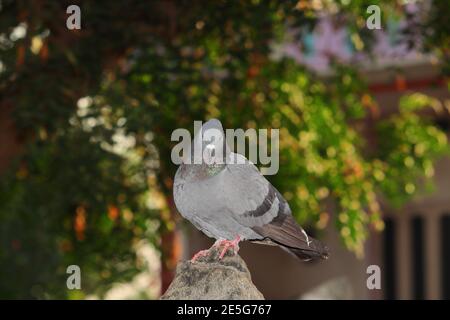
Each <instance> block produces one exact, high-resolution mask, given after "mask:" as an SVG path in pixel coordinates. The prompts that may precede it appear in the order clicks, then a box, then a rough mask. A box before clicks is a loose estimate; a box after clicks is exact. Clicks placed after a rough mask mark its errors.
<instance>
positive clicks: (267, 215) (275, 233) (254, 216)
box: [225, 156, 328, 260]
mask: <svg viewBox="0 0 450 320" xmlns="http://www.w3.org/2000/svg"><path fill="white" fill-rule="evenodd" d="M241 157H242V156H241ZM244 159H245V158H244ZM225 180H226V181H225V183H227V184H228V185H231V186H232V188H227V189H230V190H229V193H230V194H229V195H228V197H229V199H226V203H227V206H228V207H229V211H231V212H232V215H233V217H234V218H235V219H236V221H238V222H239V223H240V224H242V225H244V226H247V227H249V228H251V229H252V230H253V231H254V232H256V233H257V234H259V235H260V236H261V237H262V238H263V239H264V240H265V241H267V242H269V243H275V244H277V245H279V246H281V247H283V248H285V249H287V250H288V251H289V252H291V253H293V254H295V255H296V256H297V257H299V258H300V259H302V260H310V259H312V258H319V257H320V258H326V257H327V256H328V249H327V248H326V247H325V246H324V245H323V244H322V243H321V242H320V241H318V240H316V239H313V238H311V237H309V236H308V235H307V234H306V232H305V231H304V230H303V228H302V227H300V226H299V225H298V224H297V222H296V221H295V219H294V217H293V216H292V214H291V210H290V208H289V204H288V203H287V201H286V200H285V199H284V198H283V196H282V195H281V194H280V192H278V190H277V189H275V187H274V186H272V185H271V184H270V182H269V181H267V180H266V179H265V178H264V176H262V175H261V173H260V172H259V171H258V169H257V168H256V167H255V166H254V165H253V164H252V163H250V162H249V161H247V162H245V163H244V164H232V165H227V174H226V175H225ZM227 180H229V181H227ZM249 240H251V239H249ZM255 240H260V239H255Z"/></svg>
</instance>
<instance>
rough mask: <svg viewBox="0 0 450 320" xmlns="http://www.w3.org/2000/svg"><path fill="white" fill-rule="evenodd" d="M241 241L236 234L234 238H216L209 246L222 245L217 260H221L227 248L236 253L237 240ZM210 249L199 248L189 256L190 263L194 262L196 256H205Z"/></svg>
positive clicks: (218, 246) (237, 249) (217, 246)
mask: <svg viewBox="0 0 450 320" xmlns="http://www.w3.org/2000/svg"><path fill="white" fill-rule="evenodd" d="M240 241H241V238H240V237H239V236H238V237H236V238H235V239H234V240H226V239H224V240H217V241H216V242H215V243H214V244H213V245H212V247H211V248H220V247H223V249H222V251H221V252H220V255H219V260H222V259H223V257H224V256H225V254H226V253H227V251H228V249H229V248H232V249H233V253H234V254H236V253H237V252H238V251H239V242H240ZM211 248H210V249H206V250H200V251H199V252H197V253H196V254H194V256H193V257H192V258H191V263H195V262H196V261H197V259H198V258H200V257H205V256H207V255H208V254H209V251H210V250H211Z"/></svg>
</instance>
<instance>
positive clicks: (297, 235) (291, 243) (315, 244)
mask: <svg viewBox="0 0 450 320" xmlns="http://www.w3.org/2000/svg"><path fill="white" fill-rule="evenodd" d="M252 229H253V230H254V231H255V232H257V233H258V234H260V235H261V236H262V237H264V239H265V240H266V241H268V242H272V243H275V244H277V245H279V246H280V247H281V248H283V249H284V250H286V251H288V252H290V253H292V254H293V255H295V256H296V257H298V258H299V259H301V260H305V261H308V260H313V259H318V258H321V259H327V258H328V248H327V247H326V246H325V245H324V244H323V243H322V242H320V241H319V240H316V239H314V238H312V237H309V236H308V235H307V234H306V232H305V231H304V230H303V229H302V228H301V227H300V226H299V225H298V224H297V222H296V221H295V219H294V218H293V217H292V216H291V215H287V214H281V215H279V216H278V217H276V218H275V219H274V220H273V221H272V222H270V223H268V224H266V225H263V226H256V227H253V228H252Z"/></svg>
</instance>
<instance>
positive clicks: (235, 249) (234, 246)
mask: <svg viewBox="0 0 450 320" xmlns="http://www.w3.org/2000/svg"><path fill="white" fill-rule="evenodd" d="M240 241H241V238H240V237H239V236H237V237H236V238H235V239H234V240H231V241H230V240H222V241H220V243H219V246H223V247H224V248H223V249H222V252H221V253H220V256H219V260H221V259H222V258H223V257H224V256H225V253H227V251H228V249H229V248H232V249H233V252H234V254H236V253H237V252H238V251H239V242H240Z"/></svg>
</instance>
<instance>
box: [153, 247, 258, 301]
mask: <svg viewBox="0 0 450 320" xmlns="http://www.w3.org/2000/svg"><path fill="white" fill-rule="evenodd" d="M219 254H220V251H219V250H218V249H211V250H210V252H209V255H207V256H205V257H200V258H199V259H198V260H197V261H196V262H194V263H192V262H190V261H183V262H180V263H179V264H178V267H177V271H176V275H175V279H174V280H173V281H172V283H171V284H170V286H169V288H168V289H167V291H166V293H164V295H163V296H162V297H161V299H163V300H179V299H186V300H202V299H210V300H216V299H224V300H246V299H252V300H263V299H264V296H263V295H262V294H261V292H259V291H258V289H257V288H256V287H255V285H254V284H253V283H252V280H251V276H250V272H249V270H248V268H247V265H246V264H245V262H244V260H242V258H241V257H240V256H239V255H233V253H232V250H229V251H228V252H227V254H226V255H225V256H224V257H223V259H222V260H219Z"/></svg>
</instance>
